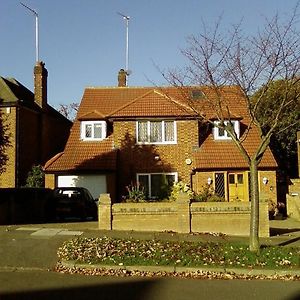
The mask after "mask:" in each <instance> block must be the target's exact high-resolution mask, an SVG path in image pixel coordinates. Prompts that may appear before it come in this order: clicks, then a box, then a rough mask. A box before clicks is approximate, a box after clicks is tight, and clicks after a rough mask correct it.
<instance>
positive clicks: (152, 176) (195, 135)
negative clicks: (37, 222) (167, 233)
mask: <svg viewBox="0 0 300 300" xmlns="http://www.w3.org/2000/svg"><path fill="white" fill-rule="evenodd" d="M124 73H125V72H124V71H123V70H121V71H120V72H119V76H118V79H119V84H118V87H90V88H86V89H85V91H84V94H83V97H82V101H81V104H80V108H79V111H78V114H77V118H76V120H75V122H74V125H73V127H72V130H71V133H70V136H69V139H68V142H67V144H66V147H65V149H64V151H63V152H61V153H59V154H57V155H56V156H54V157H53V158H52V159H50V160H49V161H48V162H47V164H46V165H45V172H46V186H47V187H50V188H53V187H55V186H84V187H87V188H88V189H89V190H90V191H91V193H92V194H93V196H94V197H99V194H100V193H109V194H111V198H112V199H113V201H115V202H119V201H120V200H121V198H122V196H125V195H127V194H128V192H127V190H126V187H127V186H129V185H130V184H132V183H136V182H139V183H140V184H141V185H142V186H143V187H144V188H145V190H146V193H147V196H148V197H149V198H152V199H156V198H163V197H165V196H166V186H168V185H172V184H173V182H174V181H182V182H184V183H187V184H189V185H190V186H191V187H192V189H193V190H194V191H195V192H198V193H199V192H200V191H202V190H203V188H204V187H205V186H207V185H209V186H210V187H213V189H214V190H215V192H216V193H218V194H219V195H220V196H221V197H223V198H225V200H226V201H249V179H248V178H249V176H248V174H249V168H248V165H247V163H246V161H244V159H243V157H242V155H241V154H240V153H239V151H238V149H237V147H236V146H235V145H234V143H233V142H232V140H231V139H230V138H229V137H228V136H227V134H226V132H224V131H223V132H222V131H221V130H220V129H219V128H217V127H214V126H212V125H211V124H214V120H215V113H214V111H213V110H212V109H211V107H210V106H209V103H208V101H207V99H208V98H209V97H214V96H215V94H214V92H213V89H212V88H209V87H187V88H182V89H179V88H176V87H127V86H126V74H124ZM124 77H125V78H124ZM221 96H222V97H223V98H224V99H225V101H227V103H228V105H229V107H230V116H231V119H232V120H233V123H234V127H235V130H236V132H237V134H239V135H240V136H242V135H243V134H244V131H245V127H246V125H247V124H248V123H249V121H250V119H249V116H248V115H247V110H246V108H245V103H244V102H243V97H242V96H241V93H240V92H239V90H238V89H237V87H224V89H222V91H221ZM190 104H192V106H191V105H190ZM199 113H200V115H203V114H205V115H206V117H205V119H208V120H209V121H210V122H204V121H203V118H201V117H200V116H199ZM215 122H217V121H215ZM243 143H244V145H245V147H246V149H247V151H249V153H253V151H254V150H255V149H256V146H257V144H258V143H259V134H258V130H257V129H256V128H255V127H254V126H252V128H251V130H250V131H249V132H247V133H245V140H244V142H243ZM276 168H277V164H276V161H275V159H274V157H273V155H272V153H271V151H270V150H269V149H268V150H267V151H266V153H265V154H264V157H263V159H262V161H261V163H260V165H259V184H260V192H261V195H262V197H263V198H265V199H274V200H276Z"/></svg>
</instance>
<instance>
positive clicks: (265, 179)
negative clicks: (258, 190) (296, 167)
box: [262, 177, 269, 185]
mask: <svg viewBox="0 0 300 300" xmlns="http://www.w3.org/2000/svg"><path fill="white" fill-rule="evenodd" d="M268 181H269V179H268V178H267V177H264V178H263V179H262V182H263V184H264V185H266V184H267V183H268Z"/></svg>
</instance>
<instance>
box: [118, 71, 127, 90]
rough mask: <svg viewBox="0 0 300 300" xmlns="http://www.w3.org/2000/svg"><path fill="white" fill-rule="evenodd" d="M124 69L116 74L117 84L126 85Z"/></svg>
mask: <svg viewBox="0 0 300 300" xmlns="http://www.w3.org/2000/svg"><path fill="white" fill-rule="evenodd" d="M126 75H127V74H126V71H125V70H124V69H121V70H120V71H119V74H118V86H120V87H121V86H126Z"/></svg>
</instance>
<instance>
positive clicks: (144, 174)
mask: <svg viewBox="0 0 300 300" xmlns="http://www.w3.org/2000/svg"><path fill="white" fill-rule="evenodd" d="M151 175H171V176H174V183H175V182H178V173H177V172H169V173H137V174H136V182H139V176H148V187H149V198H150V199H151V198H152V197H153V196H152V195H151Z"/></svg>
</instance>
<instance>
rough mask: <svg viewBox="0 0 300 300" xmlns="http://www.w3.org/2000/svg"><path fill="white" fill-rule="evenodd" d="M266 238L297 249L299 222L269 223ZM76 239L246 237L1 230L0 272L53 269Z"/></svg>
mask: <svg viewBox="0 0 300 300" xmlns="http://www.w3.org/2000/svg"><path fill="white" fill-rule="evenodd" d="M270 232H271V236H270V237H269V238H261V239H260V243H261V244H262V245H280V246H284V247H300V221H297V220H295V219H291V218H288V219H285V220H271V221H270ZM76 236H81V237H100V236H109V237H113V238H136V239H157V240H173V241H177V240H186V241H204V242H209V241H215V242H223V241H240V242H245V243H248V241H249V237H242V236H224V235H219V236H218V235H213V234H180V233H175V232H137V231H107V230H98V223H97V222H95V221H93V222H69V223H50V224H26V225H2V226H0V241H1V244H0V270H1V269H9V268H11V269H13V268H23V269H26V268H29V269H30V268H33V269H53V267H54V266H55V264H56V262H57V254H56V252H57V249H58V248H59V247H60V246H61V245H62V243H63V242H64V241H65V240H68V239H71V238H73V237H76Z"/></svg>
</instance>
